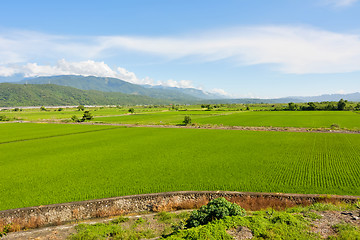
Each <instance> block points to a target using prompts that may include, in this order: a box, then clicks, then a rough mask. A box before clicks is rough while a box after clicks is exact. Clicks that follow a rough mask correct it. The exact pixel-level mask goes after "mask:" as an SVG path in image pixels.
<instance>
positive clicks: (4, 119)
mask: <svg viewBox="0 0 360 240" xmlns="http://www.w3.org/2000/svg"><path fill="white" fill-rule="evenodd" d="M9 120H10V119H9V118H7V117H6V116H5V115H0V122H1V121H9Z"/></svg>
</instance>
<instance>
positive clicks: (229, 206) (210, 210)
mask: <svg viewBox="0 0 360 240" xmlns="http://www.w3.org/2000/svg"><path fill="white" fill-rule="evenodd" d="M244 215H245V210H244V209H243V208H241V207H240V206H239V205H237V204H235V203H231V202H229V201H227V200H226V199H225V198H217V199H214V200H211V201H210V202H209V203H208V204H207V205H205V206H202V207H201V208H200V209H199V210H195V211H193V212H192V213H191V215H190V218H189V219H188V220H187V222H186V227H187V228H191V227H197V226H199V225H205V224H207V223H209V222H211V221H213V220H215V219H223V218H225V217H226V216H244Z"/></svg>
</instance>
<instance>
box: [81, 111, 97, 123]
mask: <svg viewBox="0 0 360 240" xmlns="http://www.w3.org/2000/svg"><path fill="white" fill-rule="evenodd" d="M93 118H94V117H93V116H92V115H91V113H90V112H89V111H85V112H84V115H83V117H82V119H81V121H82V122H85V121H86V120H88V121H90V120H91V119H93Z"/></svg>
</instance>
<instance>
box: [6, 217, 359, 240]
mask: <svg viewBox="0 0 360 240" xmlns="http://www.w3.org/2000/svg"><path fill="white" fill-rule="evenodd" d="M187 211H189V210H187ZM182 212H184V211H175V212H172V214H180V213H182ZM315 213H316V214H318V215H320V216H321V219H316V220H313V221H312V224H311V229H310V231H311V232H314V233H317V234H320V236H321V238H324V239H325V238H328V237H329V236H334V235H336V231H335V230H334V228H333V226H334V225H336V224H344V223H346V224H351V225H353V226H357V227H360V212H359V210H356V211H322V212H317V211H316V212H315ZM126 218H129V220H128V221H125V222H124V223H122V224H121V226H122V227H123V229H125V230H127V229H135V230H136V231H146V230H149V231H151V232H152V233H153V235H154V237H153V238H151V239H158V238H160V237H161V235H163V234H165V235H166V234H169V233H171V231H172V229H171V223H174V221H172V222H171V223H169V222H168V223H166V222H163V221H161V220H159V215H158V214H157V213H151V214H142V215H130V216H126ZM116 219H117V218H116V217H111V218H105V219H96V220H91V221H81V222H76V223H71V224H67V225H62V226H52V227H45V228H38V229H31V230H27V231H21V232H12V233H9V234H8V235H7V236H6V237H4V238H3V240H15V239H16V240H18V239H36V240H58V239H66V238H68V237H69V236H71V235H72V234H74V233H76V230H75V227H76V226H77V225H78V224H80V223H85V224H96V223H108V222H110V221H114V220H116ZM139 219H141V221H139ZM175 222H176V220H175ZM134 226H135V227H134ZM227 233H228V234H229V235H231V236H232V237H233V239H235V240H239V239H252V238H253V233H252V232H251V230H250V229H249V228H247V227H244V226H239V227H237V228H234V229H229V230H228V231H227Z"/></svg>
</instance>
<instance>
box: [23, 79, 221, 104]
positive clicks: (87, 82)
mask: <svg viewBox="0 0 360 240" xmlns="http://www.w3.org/2000/svg"><path fill="white" fill-rule="evenodd" d="M17 83H22V84H25V83H30V84H56V85H61V86H69V87H74V88H77V89H82V90H98V91H102V92H121V93H126V94H133V95H143V96H148V97H152V98H159V99H167V100H172V101H184V100H187V101H194V100H198V99H219V98H220V99H221V98H224V97H223V96H221V95H217V94H212V93H208V92H205V91H201V90H198V89H194V88H176V87H164V86H150V85H138V84H133V83H129V82H126V81H123V80H121V79H117V78H110V77H93V76H88V77H85V76H78V75H62V76H52V77H37V78H33V79H24V80H22V81H20V82H17Z"/></svg>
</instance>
